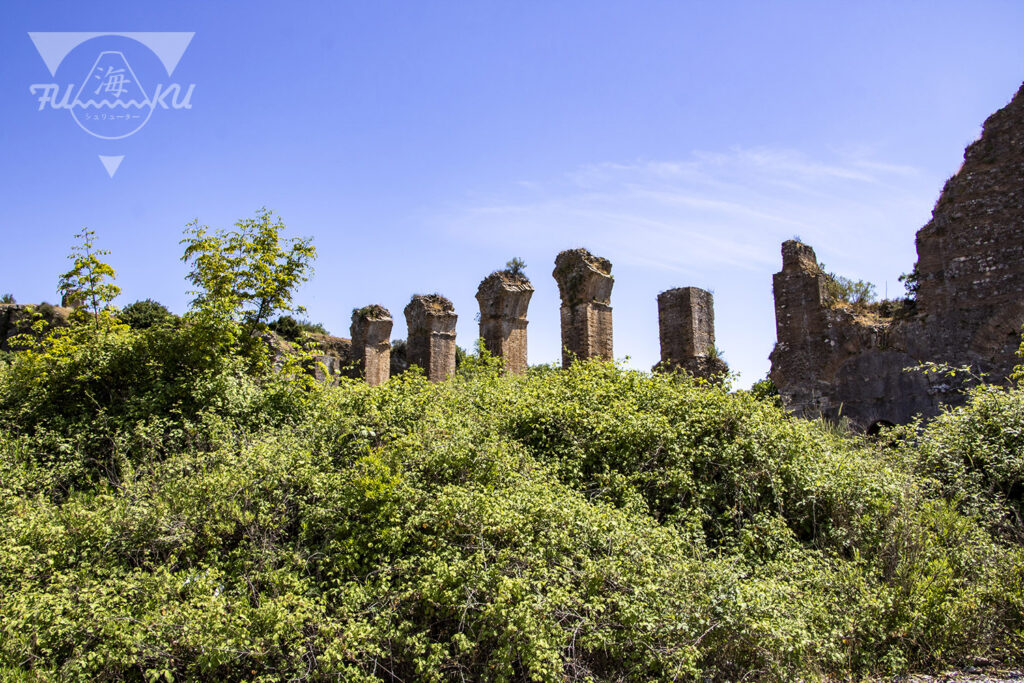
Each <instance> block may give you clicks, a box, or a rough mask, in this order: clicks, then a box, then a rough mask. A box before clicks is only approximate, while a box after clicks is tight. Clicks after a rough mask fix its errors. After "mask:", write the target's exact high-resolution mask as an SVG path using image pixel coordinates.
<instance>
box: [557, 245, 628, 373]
mask: <svg viewBox="0 0 1024 683" xmlns="http://www.w3.org/2000/svg"><path fill="white" fill-rule="evenodd" d="M611 273H612V264H611V261H609V260H608V259H603V258H600V257H599V256H594V255H593V254H591V253H590V252H589V251H587V250H586V249H569V250H567V251H563V252H561V253H560V254H559V255H558V256H557V257H555V270H554V272H553V273H552V275H553V276H554V278H555V280H556V281H557V282H558V293H559V295H560V296H561V298H562V308H561V318H562V367H569V365H570V364H572V362H573V360H574V359H577V358H578V359H580V360H585V359H587V358H602V359H605V360H612V358H613V355H612V307H611V296H612V285H613V284H615V280H614V278H612V274H611Z"/></svg>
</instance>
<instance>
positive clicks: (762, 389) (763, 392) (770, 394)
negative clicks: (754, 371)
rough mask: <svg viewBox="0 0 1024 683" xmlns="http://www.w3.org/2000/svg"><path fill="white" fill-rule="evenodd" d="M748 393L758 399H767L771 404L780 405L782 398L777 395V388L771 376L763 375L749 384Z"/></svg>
mask: <svg viewBox="0 0 1024 683" xmlns="http://www.w3.org/2000/svg"><path fill="white" fill-rule="evenodd" d="M750 395H751V396H753V397H754V398H756V399H757V400H759V401H767V402H769V403H771V404H772V405H775V406H778V407H780V408H781V407H782V398H781V396H780V395H779V388H778V387H777V386H775V382H773V381H772V379H771V377H768V376H765V377H764V378H763V379H759V380H757V381H756V382H754V383H753V384H752V385H751V386H750Z"/></svg>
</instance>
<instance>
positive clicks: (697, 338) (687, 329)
mask: <svg viewBox="0 0 1024 683" xmlns="http://www.w3.org/2000/svg"><path fill="white" fill-rule="evenodd" d="M658 335H659V338H660V341H661V363H660V364H659V365H658V366H656V368H661V369H671V368H681V369H683V370H686V371H687V372H689V373H690V374H691V375H694V376H695V377H701V378H704V379H711V378H716V377H721V376H723V375H724V374H726V373H727V372H728V371H729V368H728V366H727V365H726V364H725V362H724V361H723V360H722V359H721V358H719V357H718V351H717V348H716V347H715V300H714V296H713V295H712V294H711V292H709V291H707V290H705V289H700V288H698V287H677V288H676V289H670V290H668V291H666V292H662V293H661V294H659V295H658Z"/></svg>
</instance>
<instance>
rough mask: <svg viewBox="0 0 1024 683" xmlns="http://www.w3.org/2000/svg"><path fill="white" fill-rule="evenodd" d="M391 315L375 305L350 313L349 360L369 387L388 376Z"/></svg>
mask: <svg viewBox="0 0 1024 683" xmlns="http://www.w3.org/2000/svg"><path fill="white" fill-rule="evenodd" d="M392 325H393V321H392V320H391V313H390V312H389V311H388V309H386V308H384V307H383V306H378V305H376V304H374V305H372V306H366V307H364V308H357V309H355V310H354V311H352V326H351V327H350V328H349V330H350V332H351V335H352V357H353V360H355V361H356V363H357V365H358V367H359V370H360V371H361V372H362V374H363V376H364V377H365V378H366V383H367V384H369V385H370V386H371V387H375V386H377V385H378V384H383V383H384V382H387V381H388V377H390V376H391V326H392Z"/></svg>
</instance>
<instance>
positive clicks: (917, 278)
mask: <svg viewBox="0 0 1024 683" xmlns="http://www.w3.org/2000/svg"><path fill="white" fill-rule="evenodd" d="M900 282H902V283H903V288H904V289H906V290H907V298H908V299H916V298H917V293H918V291H919V290H920V289H921V270H920V268H919V267H918V264H917V263H915V264H914V268H913V270H911V271H910V272H909V273H903V274H902V275H900Z"/></svg>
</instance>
